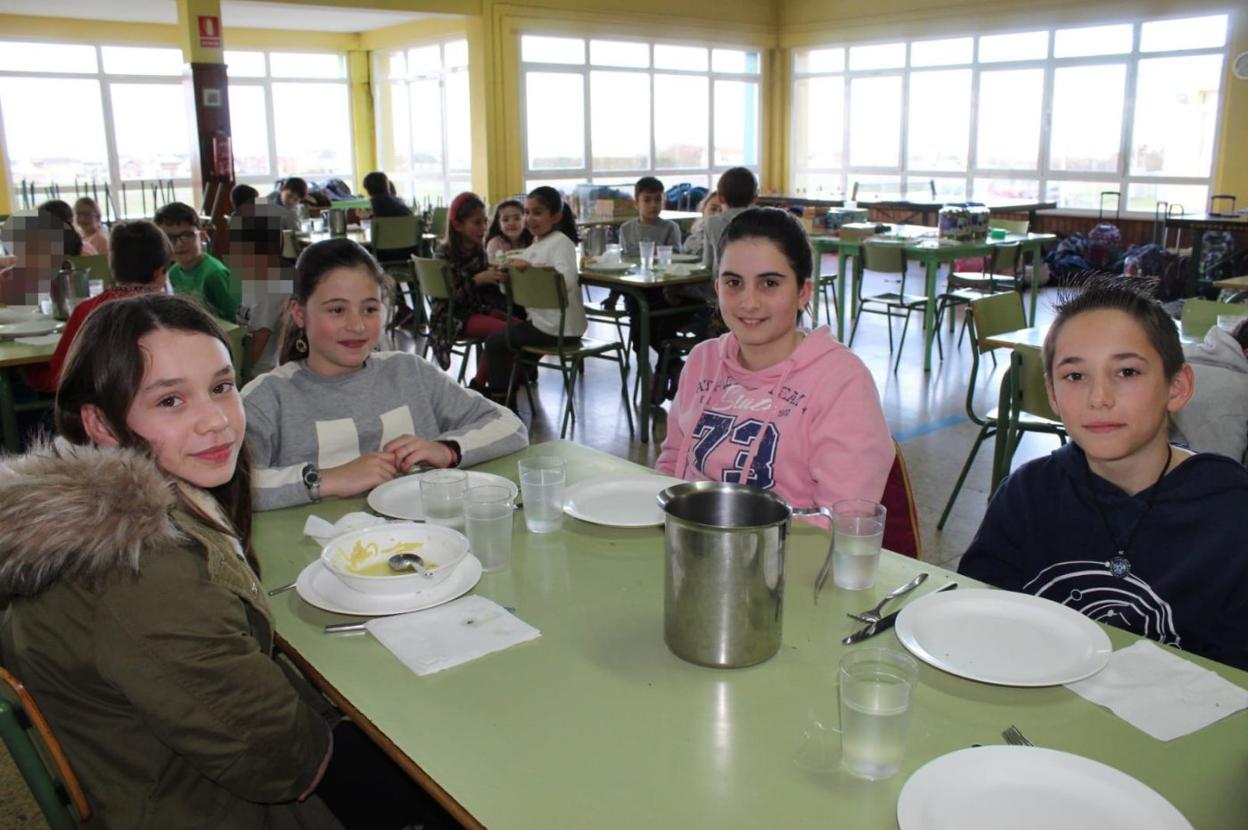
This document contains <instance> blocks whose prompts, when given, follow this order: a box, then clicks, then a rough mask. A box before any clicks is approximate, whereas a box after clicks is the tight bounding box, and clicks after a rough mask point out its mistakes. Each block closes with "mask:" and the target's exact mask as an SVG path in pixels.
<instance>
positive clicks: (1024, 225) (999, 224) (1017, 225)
mask: <svg viewBox="0 0 1248 830" xmlns="http://www.w3.org/2000/svg"><path fill="white" fill-rule="evenodd" d="M988 227H990V228H1000V229H1001V230H1003V231H1007V232H1009V233H1016V234H1018V235H1019V236H1022V235H1023V234H1025V233H1027V231H1028V230H1029V229H1030V228H1031V223H1030V222H1028V221H1027V220H1026V219H997V218H995V217H994V218H992V219H989V220H988Z"/></svg>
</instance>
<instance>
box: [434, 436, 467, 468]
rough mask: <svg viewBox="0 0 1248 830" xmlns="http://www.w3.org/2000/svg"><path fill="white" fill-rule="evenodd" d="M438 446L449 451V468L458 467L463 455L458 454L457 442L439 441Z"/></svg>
mask: <svg viewBox="0 0 1248 830" xmlns="http://www.w3.org/2000/svg"><path fill="white" fill-rule="evenodd" d="M438 443H439V444H441V445H442V446H444V447H446V448H447V449H448V450H450V451H451V463H450V465H449V466H451V467H458V466H459V462H461V461H463V460H464V454H463V453H462V452H460V449H459V442H458V441H439V442H438Z"/></svg>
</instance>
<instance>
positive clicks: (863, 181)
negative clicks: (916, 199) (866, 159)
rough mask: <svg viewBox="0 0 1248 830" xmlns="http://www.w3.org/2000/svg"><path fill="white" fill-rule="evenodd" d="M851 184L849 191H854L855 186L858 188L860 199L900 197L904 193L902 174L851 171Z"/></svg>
mask: <svg viewBox="0 0 1248 830" xmlns="http://www.w3.org/2000/svg"><path fill="white" fill-rule="evenodd" d="M849 179H850V186H849V192H850V193H851V194H852V193H853V192H854V187H857V188H858V196H857V198H859V199H864V200H871V199H899V198H901V197H902V196H903V195H904V194H903V193H902V185H901V177H900V176H878V175H871V174H866V173H858V174H853V173H851V174H850V176H849Z"/></svg>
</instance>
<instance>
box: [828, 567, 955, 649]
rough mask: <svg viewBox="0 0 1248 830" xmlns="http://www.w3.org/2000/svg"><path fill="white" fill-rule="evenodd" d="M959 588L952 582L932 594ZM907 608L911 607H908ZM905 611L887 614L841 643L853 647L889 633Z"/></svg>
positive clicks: (901, 609) (899, 610)
mask: <svg viewBox="0 0 1248 830" xmlns="http://www.w3.org/2000/svg"><path fill="white" fill-rule="evenodd" d="M957 587H958V583H956V582H950V583H948V584H947V585H942V586H941V587H939V588H937V589H936V590H935V591H932V594H939V593H940V592H941V591H952V590H953V589H954V588H957ZM927 596H931V594H927ZM907 607H909V606H908V605H907ZM904 610H906V609H905V608H899V609H898V610H896V611H894V612H893V613H891V614H886V615H885V616H883V617H881V618H880V621H879V622H878V623H872V624H871V625H868V626H867V627H866V628H863V629H861V630H859V631H855V632H854V633H853V634H850V635H849V636H848V637H846V638H845V639H843V640H841V642H842V643H844V644H845V645H847V646H852V645H853V644H854V643H861V642H862V641H863V640H868V639H870V638H872V637H874V636H875V635H876V634H879V633H881V632H884V631H888V629H890V628H892V627H893V626H894V625H896V624H897V615H898V614H900V613H901V612H902V611H904Z"/></svg>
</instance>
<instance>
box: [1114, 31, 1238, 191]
mask: <svg viewBox="0 0 1248 830" xmlns="http://www.w3.org/2000/svg"><path fill="white" fill-rule="evenodd" d="M1221 81H1222V56H1221V55H1197V56H1191V57H1176V58H1150V59H1147V60H1142V61H1140V68H1139V73H1138V76H1137V81H1136V93H1135V124H1134V129H1133V131H1132V147H1131V174H1132V175H1137V176H1138V175H1144V176H1196V177H1205V176H1208V175H1209V174H1210V172H1211V169H1212V164H1213V148H1214V143H1215V125H1216V124H1217V116H1218V98H1219V95H1218V92H1219V89H1220V87H1221Z"/></svg>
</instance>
